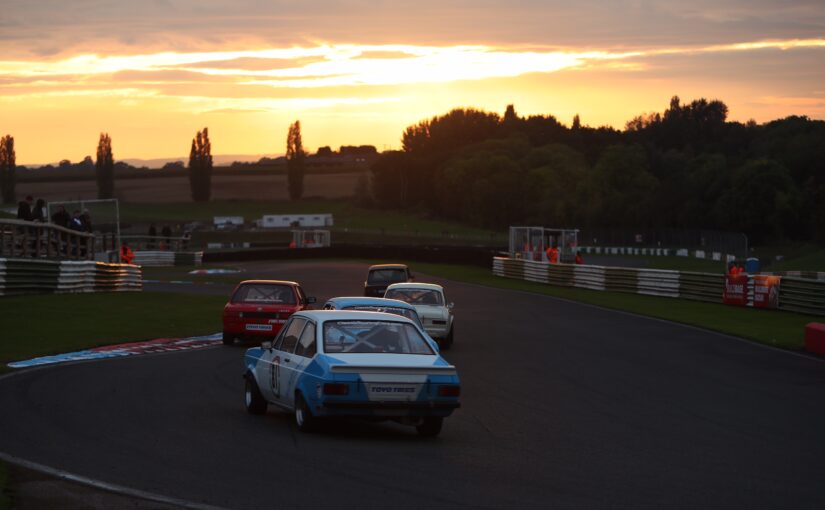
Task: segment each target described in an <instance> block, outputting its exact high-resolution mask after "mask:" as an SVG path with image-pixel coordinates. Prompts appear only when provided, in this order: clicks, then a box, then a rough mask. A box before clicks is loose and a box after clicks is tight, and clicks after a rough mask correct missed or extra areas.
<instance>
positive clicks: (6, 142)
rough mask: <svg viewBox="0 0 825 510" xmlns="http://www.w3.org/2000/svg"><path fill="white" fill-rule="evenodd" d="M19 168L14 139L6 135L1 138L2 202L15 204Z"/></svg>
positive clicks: (0, 179) (0, 180)
mask: <svg viewBox="0 0 825 510" xmlns="http://www.w3.org/2000/svg"><path fill="white" fill-rule="evenodd" d="M16 168H17V157H16V155H15V153H14V138H12V136H11V135H6V136H4V137H3V138H0V191H2V193H1V194H2V201H3V202H6V203H14V201H15V199H16V196H15V192H14V188H15V186H16V185H17V179H16V178H15V175H14V174H15V171H16Z"/></svg>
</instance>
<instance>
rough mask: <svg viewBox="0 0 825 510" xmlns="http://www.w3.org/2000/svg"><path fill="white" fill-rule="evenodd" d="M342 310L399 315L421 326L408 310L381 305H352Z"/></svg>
mask: <svg viewBox="0 0 825 510" xmlns="http://www.w3.org/2000/svg"><path fill="white" fill-rule="evenodd" d="M344 310H358V311H362V312H384V313H391V314H393V315H400V316H401V317H406V318H408V319H410V320H411V321H413V322H415V323H416V324H419V325H420V324H421V321H420V320H419V319H418V314H417V313H415V310H412V309H410V308H398V307H395V306H381V305H354V306H346V307H344Z"/></svg>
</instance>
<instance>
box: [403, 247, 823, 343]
mask: <svg viewBox="0 0 825 510" xmlns="http://www.w3.org/2000/svg"><path fill="white" fill-rule="evenodd" d="M409 264H410V266H411V267H412V268H414V270H415V271H416V272H421V273H426V274H430V275H433V276H438V277H441V278H448V279H450V280H454V281H459V282H467V283H475V284H480V285H486V286H488V287H496V288H500V289H510V290H520V291H525V292H533V293H536V294H544V295H548V296H555V297H560V298H564V299H570V300H573V301H579V302H582V303H588V304H592V305H597V306H602V307H605V308H611V309H614V310H622V311H626V312H632V313H637V314H639V315H646V316H649V317H656V318H659V319H665V320H669V321H673V322H678V323H682V324H689V325H692V326H698V327H701V328H704V329H709V330H712V331H718V332H720V333H726V334H729V335H733V336H737V337H741V338H746V339H748V340H753V341H755V342H759V343H762V344H766V345H771V346H775V347H781V348H784V349H791V350H801V349H802V347H803V345H804V339H805V336H804V333H805V324H808V323H809V322H817V321H822V320H825V319H823V318H818V317H814V316H811V315H803V314H797V313H790V312H780V311H777V310H756V309H753V308H740V307H735V306H726V305H723V304H721V303H720V304H716V303H703V302H698V301H690V300H687V299H672V298H658V297H654V296H642V295H637V294H625V293H619V292H600V291H592V290H587V289H571V288H565V287H552V286H549V285H543V284H540V283H534V282H527V281H523V280H511V279H508V278H500V277H497V276H493V274H492V272H491V271H489V270H487V269H484V268H476V267H468V266H451V265H445V264H423V263H418V262H410V263H409Z"/></svg>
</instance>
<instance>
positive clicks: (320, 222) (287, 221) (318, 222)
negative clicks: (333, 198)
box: [258, 214, 333, 228]
mask: <svg viewBox="0 0 825 510" xmlns="http://www.w3.org/2000/svg"><path fill="white" fill-rule="evenodd" d="M332 225H333V221H332V214H267V215H265V216H264V217H263V218H261V219H260V220H259V221H258V226H259V227H261V228H290V227H302V228H310V227H331V226H332Z"/></svg>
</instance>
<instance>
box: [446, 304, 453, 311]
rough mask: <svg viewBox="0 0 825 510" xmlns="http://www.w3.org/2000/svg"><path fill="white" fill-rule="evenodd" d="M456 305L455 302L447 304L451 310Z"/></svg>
mask: <svg viewBox="0 0 825 510" xmlns="http://www.w3.org/2000/svg"><path fill="white" fill-rule="evenodd" d="M454 306H455V303H448V304H447V308H449V309H450V310H452V309H453V307H454Z"/></svg>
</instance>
